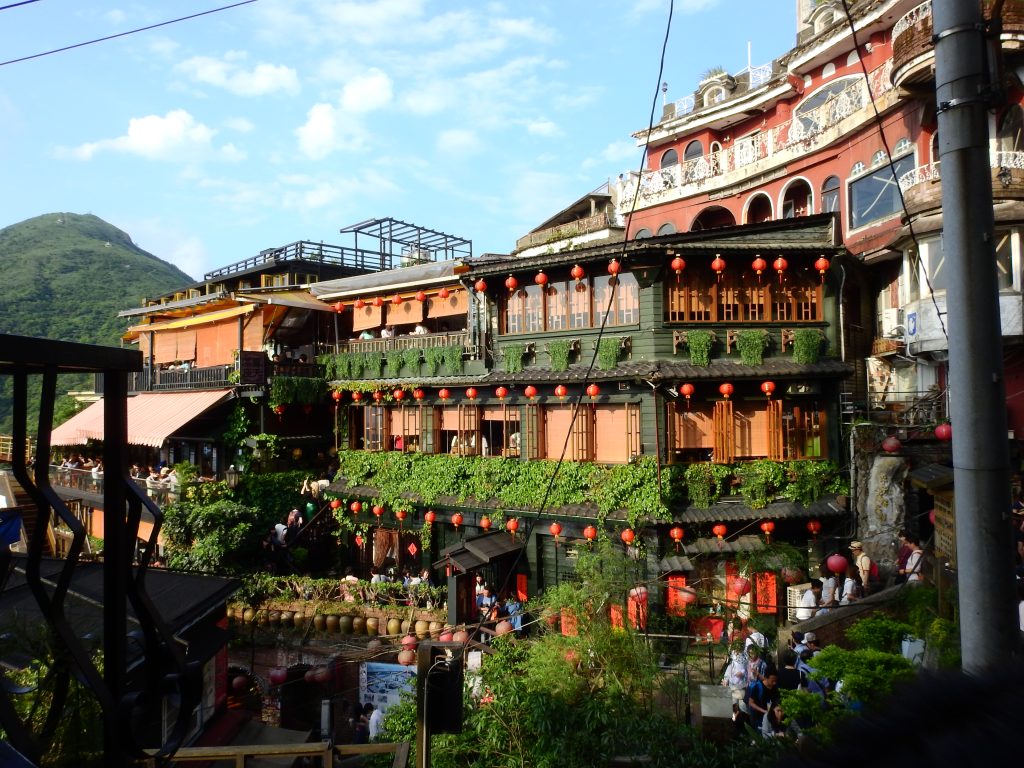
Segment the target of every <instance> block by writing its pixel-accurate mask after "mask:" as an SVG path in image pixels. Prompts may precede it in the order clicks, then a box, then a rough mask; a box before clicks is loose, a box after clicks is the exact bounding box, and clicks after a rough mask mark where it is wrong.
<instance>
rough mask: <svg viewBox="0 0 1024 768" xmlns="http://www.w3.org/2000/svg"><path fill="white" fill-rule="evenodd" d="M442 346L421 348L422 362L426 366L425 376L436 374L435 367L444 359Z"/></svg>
mask: <svg viewBox="0 0 1024 768" xmlns="http://www.w3.org/2000/svg"><path fill="white" fill-rule="evenodd" d="M444 349H445V348H444V347H427V348H426V349H424V350H423V363H424V364H425V365H426V367H427V376H436V375H437V367H438V366H439V365H440V364H441V361H442V360H443V359H444Z"/></svg>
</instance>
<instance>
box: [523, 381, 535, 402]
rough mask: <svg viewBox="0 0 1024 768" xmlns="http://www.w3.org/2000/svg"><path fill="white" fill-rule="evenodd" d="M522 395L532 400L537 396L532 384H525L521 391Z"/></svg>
mask: <svg viewBox="0 0 1024 768" xmlns="http://www.w3.org/2000/svg"><path fill="white" fill-rule="evenodd" d="M523 394H524V395H526V396H527V397H528V398H530V399H531V400H533V398H535V397H536V396H537V388H536V387H535V386H533V385H532V384H527V385H526V387H525V389H523Z"/></svg>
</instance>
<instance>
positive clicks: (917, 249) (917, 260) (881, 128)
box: [843, 0, 949, 345]
mask: <svg viewBox="0 0 1024 768" xmlns="http://www.w3.org/2000/svg"><path fill="white" fill-rule="evenodd" d="M843 12H844V13H845V14H846V23H847V25H848V26H849V28H850V37H851V38H852V40H853V49H854V50H855V51H856V52H857V62H858V63H859V64H860V68H861V72H863V73H864V84H865V85H866V86H867V90H868V98H869V99H870V100H871V108H872V110H873V111H874V113H875V123H876V124H877V126H878V137H879V138H880V139H881V140H882V147H883V149H884V150H885V156H886V158H887V159H888V161H889V172H890V173H891V174H892V178H893V182H894V183H895V184H896V194H897V195H899V198H900V207H901V208H902V209H903V215H904V216H906V219H907V231H908V232H909V233H910V239H911V240H912V241H913V243H914V250H913V253H912V254H911V256H910V259H911V264H912V265H913V266H914V268H915V269H917V273H918V274H919V275H922V274H923V275H924V281H925V283H926V284H927V285H928V295H929V296H930V297H931V300H932V305H933V306H934V307H935V317H936V319H937V320H938V321H939V327H940V328H941V329H942V336H943V337H944V338H945V339H946V344H947V345H948V344H949V334H948V333H946V323H945V321H944V320H943V319H942V315H943V314H944V313H943V312H942V311H941V310H940V309H939V302H938V301H937V300H936V298H935V289H934V288H933V287H932V281H931V278H930V277H929V275H928V270H927V269H924V268H923V266H924V265H923V263H922V262H921V243H920V242H919V241H918V239H917V233H916V232H915V231H914V222H913V220H912V218H911V216H910V210H909V208H907V201H906V199H905V198H904V197H903V190H902V189H901V188H900V184H899V179H897V178H896V169H895V166H893V160H892V150H890V148H889V140H888V139H886V137H885V124H884V122H883V121H882V113H881V112H880V111H879V109H878V102H877V101H876V100H875V92H874V91H873V90H872V89H871V77H870V75H869V74H868V68H867V64H866V63H865V62H864V57H863V56H862V55H861V52H860V44H859V43H858V42H857V25H856V23H855V22H854V20H853V15H852V14H851V13H850V5H849V2H848V0H843Z"/></svg>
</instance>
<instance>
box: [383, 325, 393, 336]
mask: <svg viewBox="0 0 1024 768" xmlns="http://www.w3.org/2000/svg"><path fill="white" fill-rule="evenodd" d="M394 336H395V329H394V328H392V327H391V326H390V325H388V326H385V327H384V330H382V331H381V332H380V337H381V338H382V339H392V338H394Z"/></svg>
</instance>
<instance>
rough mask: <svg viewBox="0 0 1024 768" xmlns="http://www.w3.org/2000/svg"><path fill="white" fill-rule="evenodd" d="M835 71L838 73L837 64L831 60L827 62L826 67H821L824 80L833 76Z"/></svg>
mask: <svg viewBox="0 0 1024 768" xmlns="http://www.w3.org/2000/svg"><path fill="white" fill-rule="evenodd" d="M835 73H836V65H835V64H833V63H832V62H831V61H830V62H829V63H828V64H826V65H825V66H824V67H822V69H821V79H822V80H827V79H828V78H830V77H832V75H834V74H835Z"/></svg>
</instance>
